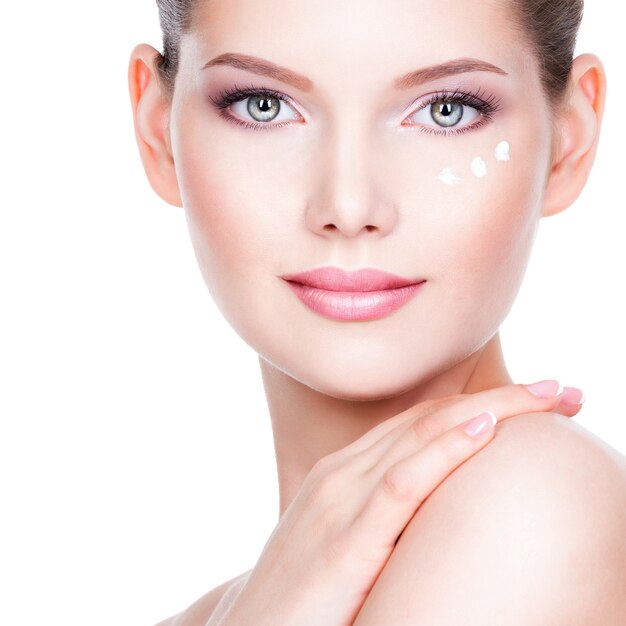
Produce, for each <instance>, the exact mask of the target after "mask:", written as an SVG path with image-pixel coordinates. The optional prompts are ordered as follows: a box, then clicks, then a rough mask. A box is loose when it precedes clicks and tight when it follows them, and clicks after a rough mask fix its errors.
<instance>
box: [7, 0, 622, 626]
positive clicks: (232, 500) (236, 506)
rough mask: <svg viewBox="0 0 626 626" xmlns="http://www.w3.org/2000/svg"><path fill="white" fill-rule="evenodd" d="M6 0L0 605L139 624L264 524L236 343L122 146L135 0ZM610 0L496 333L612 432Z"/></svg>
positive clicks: (518, 367)
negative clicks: (572, 180)
mask: <svg viewBox="0 0 626 626" xmlns="http://www.w3.org/2000/svg"><path fill="white" fill-rule="evenodd" d="M5 4H9V3H5ZM10 4H11V6H10V7H4V8H3V10H2V24H3V26H2V37H1V38H0V49H1V52H2V78H1V80H2V83H1V84H2V96H1V98H0V107H1V113H2V118H1V119H2V123H3V127H2V133H1V139H0V142H1V145H2V148H3V149H2V152H3V155H4V156H3V158H2V162H3V164H2V168H1V170H0V172H1V173H0V176H1V196H0V202H1V207H0V289H1V292H0V293H1V297H2V302H1V308H0V316H1V320H0V420H1V422H0V428H1V430H0V470H1V478H0V498H1V505H2V514H1V517H0V519H1V522H0V524H1V526H2V528H1V533H0V577H1V580H0V583H1V588H2V593H1V594H0V604H1V606H0V615H2V621H3V622H4V623H7V624H11V626H20V625H22V624H24V625H26V624H29V625H33V624H38V623H45V624H63V625H64V626H72V625H76V626H78V625H81V626H84V625H85V624H89V625H90V626H111V625H116V626H124V625H129V626H130V625H134V626H138V625H141V624H145V625H150V624H154V623H155V622H157V621H159V620H160V619H162V618H164V617H166V616H167V615H170V614H172V613H175V612H177V611H179V610H181V609H182V608H184V607H185V606H186V605H187V604H189V603H190V602H192V601H193V600H195V599H196V598H197V597H198V596H200V595H202V594H203V593H204V592H205V591H207V590H208V589H210V588H212V587H214V586H216V585H217V584H219V583H221V582H223V581H224V580H227V579H228V578H231V577H233V576H235V575H238V574H240V573H241V572H243V571H245V570H247V569H249V568H250V567H252V565H253V564H254V562H255V560H256V557H257V555H258V553H259V551H260V549H261V548H262V546H263V544H264V543H265V541H266V539H267V537H268V535H269V533H270V532H271V530H272V528H273V527H274V524H275V523H276V518H277V512H278V495H277V487H276V485H275V480H276V476H275V468H274V457H273V448H272V439H271V430H270V425H269V417H268V413H267V408H266V405H265V398H264V394H263V389H262V386H261V380H260V375H259V373H258V364H257V358H256V355H255V353H254V352H253V351H252V350H251V349H250V348H248V346H247V345H246V344H244V343H243V341H242V340H240V339H239V338H238V337H237V335H236V334H235V333H234V331H232V330H231V329H230V327H229V326H228V324H227V323H226V322H225V321H224V320H223V319H222V318H221V316H220V314H219V312H218V311H217V309H216V307H215V306H214V305H213V302H212V301H211V299H210V296H209V294H208V292H207V290H206V288H205V286H204V283H203V282H202V279H201V277H200V273H199V271H198V269H197V267H196V261H195V258H194V256H193V252H192V248H191V244H190V243H189V241H188V235H187V231H186V224H185V220H184V215H183V212H182V210H180V209H177V208H174V207H171V206H169V205H167V204H165V203H164V202H163V201H162V200H160V199H159V198H158V196H156V194H155V193H154V192H153V191H152V189H151V188H150V187H149V184H148V182H147V179H146V177H145V175H144V172H143V169H142V166H141V162H140V160H139V155H138V151H137V147H136V144H135V138H134V131H133V127H132V116H131V109H130V101H129V96H128V90H127V78H126V72H127V65H128V59H129V55H130V51H131V49H132V47H133V46H134V45H135V44H136V43H140V42H142V41H145V42H147V43H150V44H152V45H153V46H155V47H156V48H158V49H160V48H161V43H160V32H159V28H158V16H157V9H156V5H155V4H154V2H153V1H152V0H135V2H128V1H127V0H124V1H122V0H111V1H109V2H107V3H85V2H78V1H77V0H67V1H66V2H61V3H57V2H41V1H39V2H37V1H35V2H29V3H18V2H12V3H10ZM613 8H614V7H613V6H612V5H609V2H608V0H596V1H595V2H593V1H590V0H588V6H587V8H586V17H585V23H584V25H583V28H582V31H581V34H580V37H579V46H578V51H579V52H585V51H592V52H596V53H597V54H599V55H600V56H601V57H602V58H603V60H604V62H605V67H606V69H607V72H608V75H609V81H610V87H609V99H608V104H607V110H606V117H605V122H604V131H603V137H602V140H601V143H600V148H599V152H598V157H597V163H596V167H595V169H594V171H593V172H592V175H591V179H590V181H589V183H588V186H587V188H586V189H585V191H584V192H583V194H582V196H581V197H580V199H579V200H578V201H577V202H576V204H575V205H573V206H572V207H571V208H569V209H568V210H567V211H565V212H563V213H561V214H559V215H556V216H553V217H550V218H547V219H544V220H542V225H541V228H540V232H539V236H538V239H537V242H536V245H535V250H534V253H533V257H532V261H531V264H530V267H529V269H528V272H527V274H526V278H525V282H524V285H523V286H522V289H521V291H520V293H519V295H518V299H517V302H516V305H515V306H514V309H513V311H512V312H511V314H510V315H509V317H508V318H507V320H506V321H505V323H504V325H503V327H502V339H503V344H504V351H505V356H506V357H507V364H508V366H509V369H510V372H511V374H512V376H513V378H514V379H515V380H516V381H518V382H532V381H535V380H540V379H542V378H557V377H558V378H559V379H561V380H562V382H563V383H564V384H569V385H575V386H581V387H583V388H584V389H585V391H586V393H587V398H588V401H587V404H586V405H585V408H584V409H583V411H582V412H581V413H580V414H579V415H578V416H577V417H576V418H575V419H576V420H577V421H578V422H579V423H581V424H582V425H584V427H585V428H587V429H589V430H591V431H592V432H594V433H595V434H597V435H598V436H599V437H601V438H602V439H604V440H605V441H606V442H608V443H609V444H610V445H612V446H614V447H615V448H617V449H619V450H620V451H622V452H623V453H626V427H625V425H624V421H625V416H624V409H623V405H622V404H621V401H618V400H619V397H620V396H619V394H620V393H621V390H622V389H623V388H624V350H625V349H626V338H625V333H624V329H623V324H624V320H625V319H626V309H625V306H626V305H625V304H624V302H625V300H624V299H623V297H622V295H623V294H622V290H623V284H624V283H623V278H624V277H623V272H624V269H625V267H626V264H625V261H626V250H625V245H624V233H625V231H626V212H625V210H626V202H625V192H624V166H623V161H624V157H623V155H624V153H623V147H624V139H625V138H626V131H625V121H624V119H623V118H622V114H623V110H624V106H623V105H624V101H626V89H625V86H624V81H623V67H622V64H623V58H624V57H623V48H622V47H621V45H622V43H623V33H622V24H621V22H620V20H617V19H612V17H611V16H614V13H613V12H612V11H611V9H613ZM242 388H243V389H244V390H245V391H244V392H242V391H241V389H242Z"/></svg>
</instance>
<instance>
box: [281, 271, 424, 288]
mask: <svg viewBox="0 0 626 626" xmlns="http://www.w3.org/2000/svg"><path fill="white" fill-rule="evenodd" d="M281 278H284V279H285V280H288V281H291V282H296V283H302V284H304V285H309V286H310V287H316V288H317V289H326V290H328V291H379V290H381V289H398V288H399V287H406V286H407V285H414V284H416V283H420V282H423V280H422V279H413V278H404V277H402V276H398V275H397V274H392V273H390V272H385V271H382V270H378V269H375V268H369V267H368V268H364V269H360V270H356V271H354V272H347V271H345V270H342V269H341V268H339V267H320V268H317V269H314V270H309V271H307V272H300V273H298V274H283V275H282V276H281Z"/></svg>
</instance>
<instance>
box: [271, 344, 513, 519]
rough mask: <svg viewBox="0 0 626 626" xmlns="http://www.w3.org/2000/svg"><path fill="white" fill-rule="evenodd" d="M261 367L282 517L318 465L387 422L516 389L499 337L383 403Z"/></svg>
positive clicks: (272, 368) (273, 368)
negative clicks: (440, 403) (428, 406)
mask: <svg viewBox="0 0 626 626" xmlns="http://www.w3.org/2000/svg"><path fill="white" fill-rule="evenodd" d="M259 364H260V366H261V375H262V377H263V385H264V388H265V394H266V396H267V402H268V407H269V412H270V418H271V422H272V433H273V437H274V450H275V454H276V466H277V470H278V487H279V503H280V511H279V517H280V516H282V514H283V513H284V512H285V510H286V509H287V507H288V506H289V504H290V503H291V501H292V500H293V498H294V497H295V496H296V494H297V493H298V490H299V489H300V486H301V485H302V482H303V480H304V478H305V477H306V475H307V474H308V473H309V471H310V470H311V468H312V467H313V465H315V463H316V462H317V461H318V460H319V459H321V458H322V457H324V456H326V455H328V454H330V453H331V452H334V451H336V450H339V449H340V448H343V447H345V446H347V445H348V444H350V443H351V442H353V441H354V440H356V439H358V438H359V437H361V436H362V435H363V434H365V433H366V432H367V431H368V430H370V429H372V428H374V426H376V425H377V424H379V423H380V422H382V421H384V420H385V419H388V418H390V417H392V416H394V415H397V414H398V413H401V412H402V411H404V410H406V409H408V408H409V407H410V406H412V405H414V404H417V403H418V402H422V401H424V400H428V399H431V398H438V397H442V396H449V395H454V394H458V393H476V392H478V391H483V390H485V389H491V388H493V387H498V386H500V385H506V384H510V383H512V380H511V378H510V376H509V374H508V372H507V370H506V366H505V364H504V359H503V356H502V348H501V344H500V336H499V333H496V334H495V335H494V336H493V337H492V338H491V339H490V340H489V341H488V342H487V343H486V344H485V345H484V346H483V347H482V348H481V349H480V350H477V351H476V352H474V353H473V354H472V355H470V356H469V357H468V358H466V359H465V360H463V361H461V362H460V363H457V364H456V365H455V366H453V367H452V368H450V369H449V370H447V371H445V372H442V373H441V374H439V375H438V376H436V377H435V378H432V379H430V380H427V381H424V382H422V383H421V384H420V385H418V386H416V387H414V388H413V389H410V390H409V391H407V392H405V393H403V394H401V395H398V396H395V397H392V398H385V399H383V400H375V401H367V402H355V401H351V400H343V399H339V398H334V397H331V396H328V395H324V394H322V393H319V392H318V391H316V390H314V389H311V388H310V387H307V386H306V385H303V384H302V383H301V382H299V381H297V380H294V379H293V378H291V377H290V376H288V375H287V374H285V373H284V372H282V371H281V370H279V369H277V368H276V367H274V366H273V365H272V364H271V363H269V362H268V361H266V360H265V359H263V358H261V357H259ZM467 417H468V419H469V418H470V417H472V416H471V415H468V416H467Z"/></svg>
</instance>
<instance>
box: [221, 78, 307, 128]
mask: <svg viewBox="0 0 626 626" xmlns="http://www.w3.org/2000/svg"><path fill="white" fill-rule="evenodd" d="M210 100H211V102H213V104H214V105H215V106H216V107H217V108H218V109H219V110H220V115H222V117H224V118H226V119H227V120H228V121H231V122H233V123H235V124H239V125H241V126H245V127H246V128H253V129H255V130H260V129H265V128H276V127H279V126H284V125H285V124H286V123H288V122H289V121H293V120H298V119H301V117H302V116H301V115H300V114H299V113H298V112H297V111H295V109H294V107H292V106H291V105H290V104H289V98H288V97H287V96H285V95H284V94H281V93H280V92H278V91H274V90H273V89H259V88H255V87H246V88H243V89H241V88H239V87H235V89H233V90H230V91H224V92H222V93H220V94H219V96H218V97H217V98H215V99H214V98H210ZM231 111H232V113H231ZM233 113H234V114H235V115H233ZM294 113H295V115H294ZM270 122H272V123H270ZM276 122H278V123H276Z"/></svg>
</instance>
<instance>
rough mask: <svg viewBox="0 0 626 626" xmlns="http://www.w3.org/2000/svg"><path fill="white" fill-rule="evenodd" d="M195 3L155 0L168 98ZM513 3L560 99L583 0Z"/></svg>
mask: <svg viewBox="0 0 626 626" xmlns="http://www.w3.org/2000/svg"><path fill="white" fill-rule="evenodd" d="M200 1H202V0H200ZM196 2H197V0H156V3H157V6H158V7H159V20H160V23H161V31H162V34H163V53H162V54H160V55H159V56H158V57H157V60H156V64H157V69H158V72H159V76H160V77H161V82H162V84H163V86H164V88H165V90H166V93H167V94H168V96H169V97H170V98H171V96H172V95H173V93H174V83H175V80H176V73H177V70H178V58H179V48H180V38H181V35H183V34H185V33H187V32H189V31H190V30H191V29H192V27H193V17H194V9H195V5H196ZM513 5H514V8H515V11H516V14H515V18H516V20H515V23H516V25H517V26H518V27H519V28H520V29H521V31H522V36H523V37H524V38H525V40H526V41H527V43H528V44H529V45H530V47H531V49H532V50H534V52H535V54H536V58H537V60H538V63H539V70H540V75H541V82H542V85H543V89H544V92H545V94H546V96H547V97H548V98H550V99H551V100H556V101H557V102H558V101H561V100H562V99H563V97H564V95H565V91H566V88H567V83H568V78H569V73H570V70H571V67H572V59H573V56H574V48H575V46H576V36H577V34H578V28H579V26H580V21H581V19H582V15H583V0H513Z"/></svg>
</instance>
